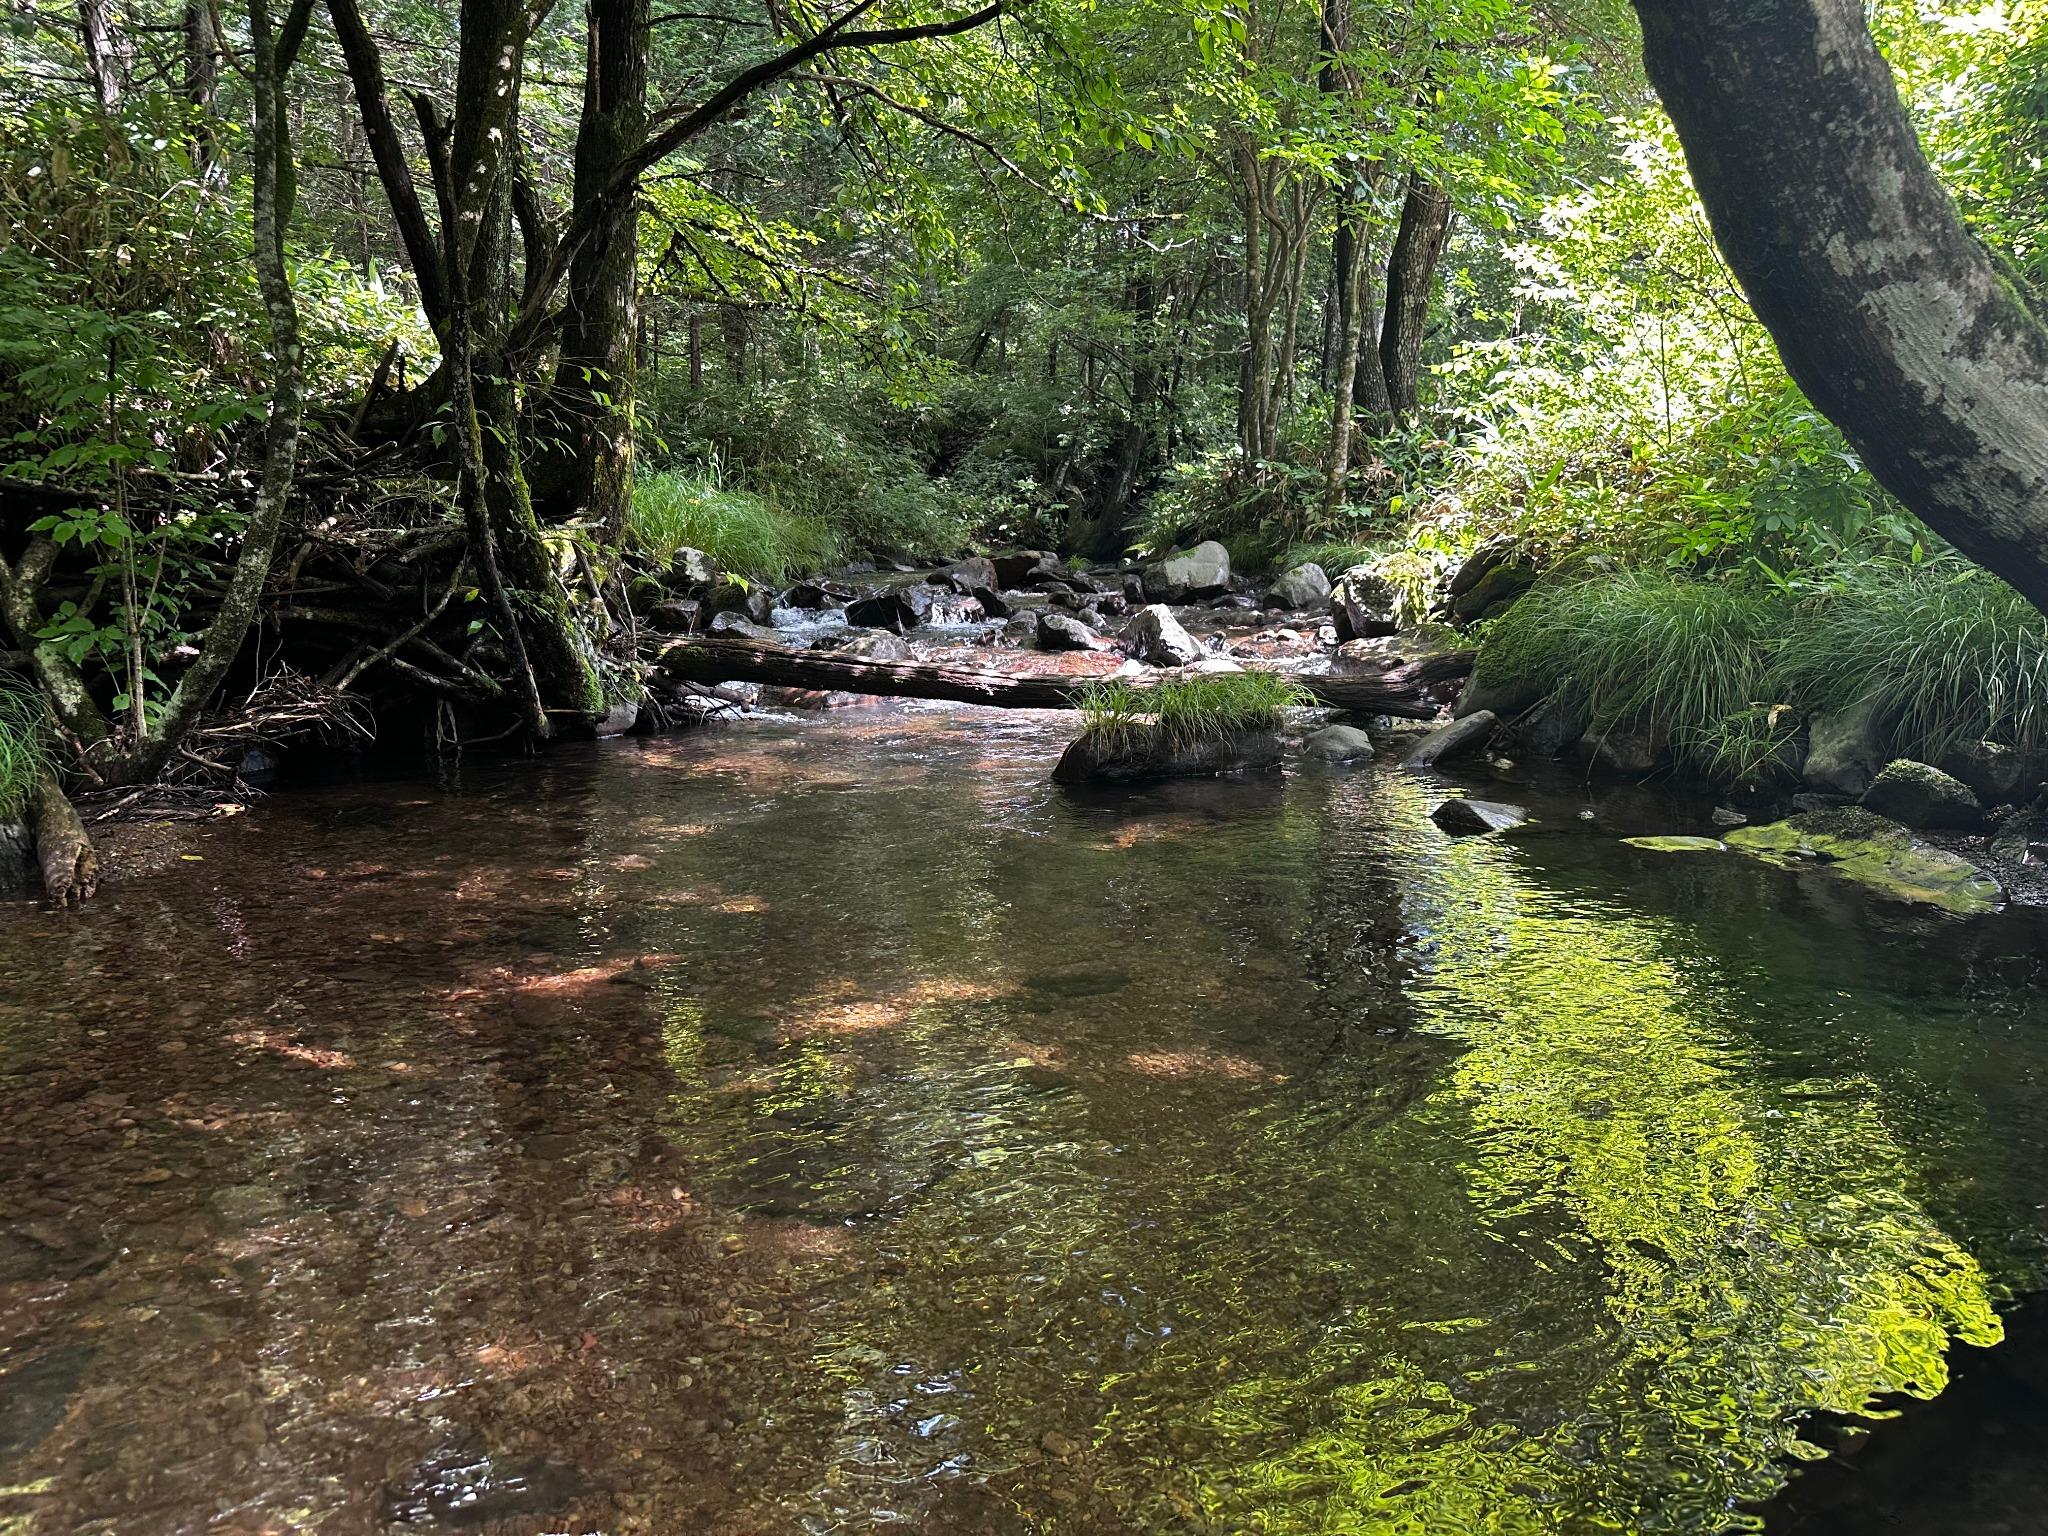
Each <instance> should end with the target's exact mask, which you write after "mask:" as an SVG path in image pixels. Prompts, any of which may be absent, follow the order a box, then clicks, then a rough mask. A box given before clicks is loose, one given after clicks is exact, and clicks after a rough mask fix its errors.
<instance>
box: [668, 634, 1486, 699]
mask: <svg viewBox="0 0 2048 1536" xmlns="http://www.w3.org/2000/svg"><path fill="white" fill-rule="evenodd" d="M656 666H657V667H659V668H660V670H661V671H662V672H663V673H664V674H665V675H666V676H669V677H673V678H677V679H680V680H681V681H684V682H691V683H726V682H746V683H767V684H770V685H773V686H776V687H783V688H815V689H819V690H822V691H825V692H837V693H866V694H875V695H879V696H881V697H884V698H900V699H942V700H945V701H947V702H949V703H953V704H983V705H988V706H990V707H992V708H997V709H1074V708H1076V707H1078V705H1079V703H1080V699H1081V696H1082V695H1083V694H1084V693H1086V692H1087V691H1088V689H1089V688H1090V687H1091V686H1093V683H1094V682H1095V681H1096V680H1095V679H1090V678H1085V677H1064V676H1061V677H1013V676H1011V675H1010V674H1009V673H1006V672H989V671H985V670H982V669H980V668H975V667H952V666H945V665H942V664H940V663H937V662H925V661H868V660H864V659H862V658H858V657H853V656H845V655H841V654H839V653H837V652H832V651H791V650H785V649H783V648H782V647H780V646H772V645H761V644H759V643H757V642H755V641H752V640H729V639H723V638H719V637H716V636H712V637H708V638H705V639H696V640H681V641H678V642H677V643H676V644H674V645H672V646H670V647H669V648H668V649H667V650H666V651H664V652H662V654H661V659H660V660H659V661H658V662H657V663H656ZM1471 671H1472V653H1471V652H1470V651H1450V652H1445V653H1442V654H1439V655H1435V656H1425V657H1422V658H1421V659H1419V660H1417V661H1411V662H1407V663H1404V664H1402V665H1400V666H1397V667H1389V668H1387V669H1386V670H1385V671H1384V672H1381V673H1380V674H1378V675H1377V676H1365V677H1357V676H1345V677H1334V676H1326V677H1301V678H1296V679H1295V681H1297V682H1299V683H1300V684H1301V686H1302V687H1303V688H1305V689H1307V690H1308V692H1309V693H1310V694H1311V695H1313V696H1314V698H1315V701H1316V702H1317V703H1318V704H1322V705H1325V706H1326V707H1328V708H1331V709H1346V710H1354V711H1357V712H1359V713H1362V714H1376V715H1399V716H1401V717H1403V718H1404V719H1409V720H1432V719H1434V718H1436V715H1437V712H1438V711H1439V710H1440V709H1441V708H1442V707H1443V703H1444V700H1445V699H1446V698H1447V697H1449V696H1450V695H1453V694H1455V693H1456V692H1457V689H1458V686H1459V685H1460V684H1462V683H1463V681H1464V679H1465V678H1466V677H1467V676H1468V675H1470V673H1471ZM1135 686H1137V687H1138V688H1140V689H1142V688H1143V687H1144V686H1145V685H1144V684H1143V683H1142V682H1140V683H1138V684H1136V685H1135Z"/></svg>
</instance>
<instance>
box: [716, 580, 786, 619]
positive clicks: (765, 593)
mask: <svg viewBox="0 0 2048 1536" xmlns="http://www.w3.org/2000/svg"><path fill="white" fill-rule="evenodd" d="M722 613H736V614H738V615H740V617H742V618H744V619H745V620H746V621H747V622H748V623H750V624H773V623H774V622H775V594H774V593H773V592H770V591H769V590H768V589H767V588H766V587H753V586H748V585H746V584H745V583H743V582H738V581H734V580H733V579H732V578H730V577H727V578H726V579H725V580H724V581H721V582H718V583H716V584H715V585H713V586H712V587H711V588H710V589H709V590H708V591H707V592H706V593H705V595H704V601H703V605H702V607H701V608H700V609H699V610H698V615H697V617H698V622H699V623H701V624H704V625H705V626H706V627H707V628H708V627H710V625H711V621H712V620H713V619H715V618H717V617H718V616H719V615H720V614H722Z"/></svg>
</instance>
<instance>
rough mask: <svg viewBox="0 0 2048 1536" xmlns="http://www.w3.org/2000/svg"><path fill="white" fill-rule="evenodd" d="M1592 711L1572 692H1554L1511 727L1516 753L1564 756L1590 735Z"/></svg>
mask: <svg viewBox="0 0 2048 1536" xmlns="http://www.w3.org/2000/svg"><path fill="white" fill-rule="evenodd" d="M1591 723H1592V711H1591V710H1590V709H1588V708H1587V707H1586V704H1585V702H1584V701H1583V700H1582V699H1581V698H1579V697H1578V695H1577V694H1576V693H1575V692H1572V693H1554V694H1552V695H1551V696H1550V697H1549V698H1547V699H1543V700H1541V701H1539V702H1538V703H1537V704H1536V706H1535V707H1534V708H1533V709H1530V710H1528V711H1526V712H1525V713H1523V714H1522V715H1521V716H1520V717H1519V718H1517V719H1516V720H1514V721H1513V722H1512V723H1511V724H1510V725H1509V726H1508V736H1509V739H1510V740H1512V741H1513V742H1514V744H1515V750H1516V751H1517V752H1520V753H1522V754H1523V755H1525V756H1528V757H1563V756H1564V755H1565V753H1566V752H1567V751H1569V750H1570V749H1571V748H1572V747H1573V746H1575V745H1576V744H1577V743H1578V741H1579V739H1580V738H1581V737H1583V736H1584V735H1585V734H1586V727H1587V726H1588V725H1590V724H1591Z"/></svg>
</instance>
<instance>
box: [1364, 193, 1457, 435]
mask: <svg viewBox="0 0 2048 1536" xmlns="http://www.w3.org/2000/svg"><path fill="white" fill-rule="evenodd" d="M1450 233H1451V199H1450V196H1449V194H1447V193H1446V192H1445V191H1444V190H1443V188H1441V187H1439V186H1437V185H1436V184H1435V183H1434V182H1432V181H1431V180H1430V179H1429V178H1428V177H1426V176H1424V175H1422V174H1421V173H1420V172H1413V171H1412V172H1410V173H1409V176H1408V195H1407V196H1406V197H1405V198H1403V199H1402V202H1401V227H1400V229H1399V230H1398V231H1397V232H1396V233H1395V235H1394V252H1393V255H1392V256H1390V257H1389V258H1388V259H1387V307H1386V315H1385V318H1384V319H1383V320H1382V322H1381V329H1380V367H1381V369H1382V371H1383V372H1384V375H1385V377H1386V381H1387V404H1388V407H1389V409H1390V410H1391V411H1392V413H1393V414H1394V416H1395V417H1396V418H1398V419H1400V420H1406V419H1407V418H1408V417H1410V416H1413V415H1414V414H1415V407H1416V403H1417V400H1418V397H1419V395H1420V388H1419V385H1420V379H1421V371H1422V330H1423V326H1424V325H1425V324H1426V323H1427V322H1428V320H1429V295H1430V290H1431V289H1432V288H1433V287H1435V285H1436V267H1437V262H1438V261H1439V260H1441V259H1442V257H1443V254H1444V243H1445V242H1446V241H1447V240H1448V239H1449V238H1450Z"/></svg>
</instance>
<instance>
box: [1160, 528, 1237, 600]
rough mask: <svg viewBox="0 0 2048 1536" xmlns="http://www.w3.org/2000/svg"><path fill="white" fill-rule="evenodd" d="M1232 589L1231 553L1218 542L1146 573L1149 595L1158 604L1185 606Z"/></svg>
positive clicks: (1204, 545)
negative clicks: (1187, 602) (1200, 598)
mask: <svg viewBox="0 0 2048 1536" xmlns="http://www.w3.org/2000/svg"><path fill="white" fill-rule="evenodd" d="M1229 587H1230V551H1229V550H1227V549H1225V548H1224V547H1223V546H1222V545H1221V544H1218V543H1217V542H1216V541H1215V540H1214V539H1209V540H1207V541H1205V542H1204V543H1201V544H1197V545H1196V546H1195V547H1194V548H1193V549H1191V550H1189V551H1188V552H1187V553H1186V554H1184V555H1175V556H1174V557H1173V558H1172V559H1170V560H1162V561H1160V562H1159V563H1158V564H1157V565H1155V566H1153V567H1152V568H1151V569H1150V570H1149V571H1147V572H1146V573H1145V595H1146V596H1147V597H1148V598H1150V599H1152V600H1153V601H1154V602H1159V603H1184V602H1186V601H1188V599H1190V598H1195V597H1211V596H1214V595H1215V594H1216V593H1218V592H1223V591H1227V590H1228V589H1229Z"/></svg>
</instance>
